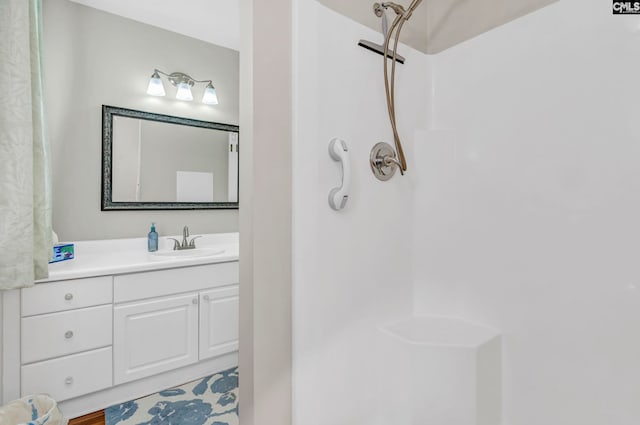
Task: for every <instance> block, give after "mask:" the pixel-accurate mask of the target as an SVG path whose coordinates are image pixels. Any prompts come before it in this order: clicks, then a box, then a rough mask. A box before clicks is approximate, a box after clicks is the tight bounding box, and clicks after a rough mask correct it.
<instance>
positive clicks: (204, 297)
mask: <svg viewBox="0 0 640 425" xmlns="http://www.w3.org/2000/svg"><path fill="white" fill-rule="evenodd" d="M202 299H203V300H205V301H209V300H210V299H211V298H210V297H209V295H204V296H203V297H202Z"/></svg>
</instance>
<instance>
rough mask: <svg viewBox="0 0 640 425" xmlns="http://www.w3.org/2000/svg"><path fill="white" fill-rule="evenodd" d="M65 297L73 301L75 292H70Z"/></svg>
mask: <svg viewBox="0 0 640 425" xmlns="http://www.w3.org/2000/svg"><path fill="white" fill-rule="evenodd" d="M64 299H65V300H67V301H71V300H72V299H73V294H71V293H69V294H66V295H65V296H64Z"/></svg>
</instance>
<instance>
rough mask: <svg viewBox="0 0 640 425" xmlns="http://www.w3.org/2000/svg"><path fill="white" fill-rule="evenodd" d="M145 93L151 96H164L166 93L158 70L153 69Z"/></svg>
mask: <svg viewBox="0 0 640 425" xmlns="http://www.w3.org/2000/svg"><path fill="white" fill-rule="evenodd" d="M147 94H150V95H151V96H164V95H165V94H166V93H165V92H164V84H162V79H160V75H158V71H155V72H154V73H153V75H152V76H151V79H150V80H149V87H147Z"/></svg>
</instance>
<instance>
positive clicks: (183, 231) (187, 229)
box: [182, 226, 189, 238]
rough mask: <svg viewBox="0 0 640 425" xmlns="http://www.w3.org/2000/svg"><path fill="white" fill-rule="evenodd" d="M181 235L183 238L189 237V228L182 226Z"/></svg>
mask: <svg viewBox="0 0 640 425" xmlns="http://www.w3.org/2000/svg"><path fill="white" fill-rule="evenodd" d="M182 235H183V236H184V237H185V238H188V237H189V226H184V228H183V229H182Z"/></svg>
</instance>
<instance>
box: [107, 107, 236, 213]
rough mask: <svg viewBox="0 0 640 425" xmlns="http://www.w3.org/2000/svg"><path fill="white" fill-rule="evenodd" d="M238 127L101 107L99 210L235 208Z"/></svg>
mask: <svg viewBox="0 0 640 425" xmlns="http://www.w3.org/2000/svg"><path fill="white" fill-rule="evenodd" d="M239 131H240V130H239V127H238V126H235V125H229V124H220V123H215V122H209V121H199V120H194V119H189V118H180V117H174V116H169V115H162V114H154V113H151V112H143V111H136V110H132V109H125V108H119V107H115V106H107V105H103V106H102V211H108V210H172V209H173V210H176V209H178V210H195V209H237V208H238V165H239V153H238V146H239V145H238V143H239Z"/></svg>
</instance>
